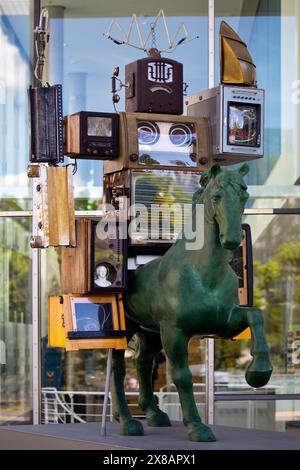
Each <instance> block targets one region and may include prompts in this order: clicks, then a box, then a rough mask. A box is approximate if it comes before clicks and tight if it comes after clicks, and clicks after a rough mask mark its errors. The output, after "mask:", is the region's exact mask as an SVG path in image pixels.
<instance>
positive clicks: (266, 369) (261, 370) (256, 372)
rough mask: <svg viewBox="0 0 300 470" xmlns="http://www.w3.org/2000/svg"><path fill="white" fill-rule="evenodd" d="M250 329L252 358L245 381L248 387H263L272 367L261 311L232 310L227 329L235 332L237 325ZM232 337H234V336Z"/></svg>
mask: <svg viewBox="0 0 300 470" xmlns="http://www.w3.org/2000/svg"><path fill="white" fill-rule="evenodd" d="M239 324H240V325H241V329H240V331H242V330H243V327H247V326H249V327H250V330H251V349H250V352H251V355H252V357H253V359H252V361H251V363H250V365H249V366H248V369H247V371H246V375H245V378H246V381H247V383H248V384H249V385H250V387H254V388H259V387H263V386H264V385H266V384H267V383H268V382H269V379H270V377H271V374H272V371H273V367H272V364H271V361H270V356H269V347H268V344H267V341H266V337H265V331H264V318H263V314H262V312H261V310H259V309H258V308H251V307H236V308H234V309H233V310H232V312H231V315H230V317H229V321H228V328H229V330H230V329H233V330H236V327H237V325H239ZM232 336H235V335H234V334H233V335H232Z"/></svg>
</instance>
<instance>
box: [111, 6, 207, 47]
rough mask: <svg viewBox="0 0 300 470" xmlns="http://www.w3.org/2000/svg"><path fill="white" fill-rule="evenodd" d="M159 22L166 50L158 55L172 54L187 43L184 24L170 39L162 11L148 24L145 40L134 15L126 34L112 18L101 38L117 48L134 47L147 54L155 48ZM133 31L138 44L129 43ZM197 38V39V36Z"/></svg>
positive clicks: (186, 32) (187, 35) (181, 24)
mask: <svg viewBox="0 0 300 470" xmlns="http://www.w3.org/2000/svg"><path fill="white" fill-rule="evenodd" d="M159 20H160V21H161V22H162V24H163V29H164V32H165V37H166V40H167V44H168V47H167V48H166V49H160V50H159V53H161V52H168V53H171V52H174V50H175V49H176V48H177V47H178V46H179V45H180V44H183V43H186V42H189V41H188V37H189V34H188V31H187V29H186V26H185V24H184V23H180V25H179V26H178V28H177V30H176V32H175V34H174V37H173V39H171V37H170V33H169V29H168V25H167V21H166V17H165V13H164V10H159V12H158V14H157V16H156V17H155V18H154V21H153V22H152V23H151V24H150V31H149V32H148V34H147V35H146V37H145V39H143V37H142V33H141V29H140V25H139V22H138V19H137V15H136V14H135V13H134V14H133V15H132V17H131V21H130V25H129V29H128V32H127V33H126V31H125V30H124V29H123V28H122V26H121V25H120V23H119V22H118V21H117V20H116V18H113V20H112V21H111V23H110V25H109V28H108V31H107V33H103V36H105V37H106V38H107V39H110V40H111V41H113V42H114V43H115V44H117V45H118V46H121V45H124V44H126V45H127V46H131V47H134V48H135V49H140V50H142V51H144V52H148V50H149V49H151V48H152V49H153V47H155V49H156V48H157V46H156V43H157V41H156V31H157V26H158V22H159ZM134 29H135V31H136V33H137V36H138V39H139V42H138V44H135V43H133V42H132V41H131V37H132V32H133V30H134ZM113 30H117V33H118V35H119V36H120V37H115V36H114V35H113ZM180 33H182V34H183V36H182V37H181V38H180V39H178V38H179V35H180ZM197 38H198V36H197ZM193 39H195V38H193ZM153 45H155V46H153Z"/></svg>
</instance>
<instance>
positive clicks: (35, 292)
mask: <svg viewBox="0 0 300 470" xmlns="http://www.w3.org/2000/svg"><path fill="white" fill-rule="evenodd" d="M40 313H41V250H40V249H38V248H35V249H33V250H32V372H33V383H32V385H33V404H32V405H33V424H40V422H41V344H40V338H41V334H40V330H41V321H40V318H41V315H40Z"/></svg>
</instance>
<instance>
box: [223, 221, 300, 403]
mask: <svg viewBox="0 0 300 470" xmlns="http://www.w3.org/2000/svg"><path fill="white" fill-rule="evenodd" d="M245 219H246V220H245V221H246V222H247V223H249V224H250V226H251V231H252V241H253V258H254V306H255V307H258V308H260V309H261V310H262V311H263V314H264V321H265V331H266V336H267V342H268V344H269V347H270V353H271V362H272V364H273V368H274V371H273V375H272V377H271V380H270V382H269V383H268V385H267V386H266V387H264V388H263V389H260V390H257V391H256V392H255V390H253V389H250V387H248V385H247V384H246V381H245V377H244V374H245V370H246V368H247V366H248V365H249V362H250V361H251V354H250V341H235V342H231V343H230V342H229V343H228V342H226V341H225V340H224V341H215V369H216V371H218V372H224V373H227V374H228V377H227V380H226V383H224V384H223V389H222V390H220V389H219V391H222V392H223V393H233V392H234V393H243V392H247V393H257V392H259V393H268V392H270V393H273V394H282V393H299V392H300V236H299V233H300V220H299V215H278V216H269V217H268V219H267V220H266V218H265V216H263V215H253V216H252V215H249V216H247V217H246V218H245Z"/></svg>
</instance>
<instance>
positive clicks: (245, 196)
mask: <svg viewBox="0 0 300 470" xmlns="http://www.w3.org/2000/svg"><path fill="white" fill-rule="evenodd" d="M248 198H249V193H247V191H242V193H241V199H242V201H247V199H248Z"/></svg>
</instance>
